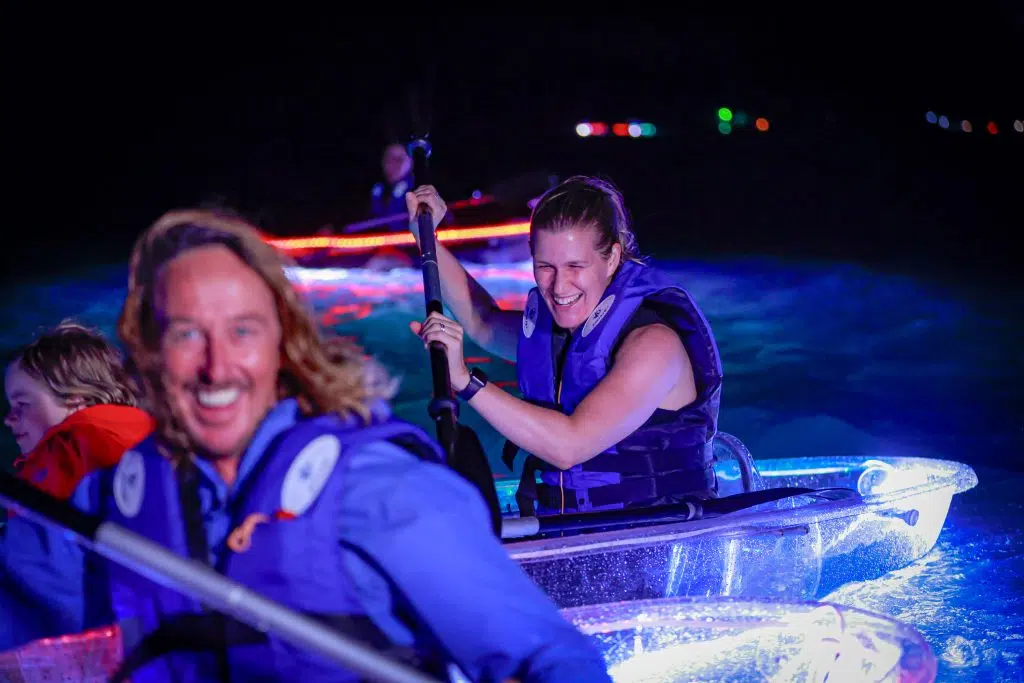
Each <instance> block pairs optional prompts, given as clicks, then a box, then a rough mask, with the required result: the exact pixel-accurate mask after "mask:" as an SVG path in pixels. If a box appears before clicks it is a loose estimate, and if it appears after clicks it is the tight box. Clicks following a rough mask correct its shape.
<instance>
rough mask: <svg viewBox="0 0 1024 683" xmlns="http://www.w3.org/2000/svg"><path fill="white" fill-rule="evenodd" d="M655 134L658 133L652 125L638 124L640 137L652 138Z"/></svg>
mask: <svg viewBox="0 0 1024 683" xmlns="http://www.w3.org/2000/svg"><path fill="white" fill-rule="evenodd" d="M657 132H658V129H657V128H655V127H654V124H653V123H641V124H640V135H642V136H643V137H645V138H649V137H652V136H653V135H654V134H655V133H657Z"/></svg>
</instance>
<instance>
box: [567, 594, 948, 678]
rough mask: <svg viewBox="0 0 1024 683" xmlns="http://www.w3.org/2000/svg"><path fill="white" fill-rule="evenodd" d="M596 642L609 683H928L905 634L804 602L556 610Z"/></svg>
mask: <svg viewBox="0 0 1024 683" xmlns="http://www.w3.org/2000/svg"><path fill="white" fill-rule="evenodd" d="M562 613H563V615H564V616H565V617H566V618H567V619H568V620H569V621H571V622H573V623H574V624H575V625H576V627H577V628H578V629H580V630H581V631H582V632H584V633H586V634H588V635H589V636H590V637H591V638H593V639H594V641H595V642H596V643H597V645H598V647H599V648H600V650H601V652H602V654H603V655H604V658H605V661H606V662H607V663H608V672H609V674H611V676H612V678H613V679H614V680H616V681H638V682H639V681H652V682H653V681H658V682H659V683H670V682H672V681H681V682H682V681H686V682H689V681H780V682H781V681H786V682H787V683H789V682H791V681H798V682H806V683H812V682H824V681H828V683H841V682H843V681H891V682H892V683H897V682H898V683H927V682H930V681H934V680H935V675H936V668H937V663H936V661H935V656H934V654H933V653H932V651H931V648H930V647H929V646H928V643H927V642H926V641H925V639H924V638H923V637H922V636H921V634H920V633H918V632H917V631H916V630H914V629H913V628H911V627H909V626H906V625H904V624H901V623H900V622H897V621H894V620H892V619H889V618H886V617H882V616H879V615H876V614H871V613H869V612H864V611H861V610H857V609H853V608H850V607H843V606H840V605H833V604H830V603H813V602H771V601H755V600H736V599H731V598H717V599H715V598H712V599H699V600H692V599H689V598H667V599H661V600H644V601H637V602H630V603H612V604H603V605H590V606H586V607H576V608H571V609H566V610H563V611H562Z"/></svg>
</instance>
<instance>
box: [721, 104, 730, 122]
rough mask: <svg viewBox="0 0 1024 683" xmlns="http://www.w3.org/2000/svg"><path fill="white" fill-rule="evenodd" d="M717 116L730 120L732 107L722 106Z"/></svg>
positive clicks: (723, 119)
mask: <svg viewBox="0 0 1024 683" xmlns="http://www.w3.org/2000/svg"><path fill="white" fill-rule="evenodd" d="M718 118H719V119H721V120H722V121H732V109H729V107H722V108H721V109H719V110H718Z"/></svg>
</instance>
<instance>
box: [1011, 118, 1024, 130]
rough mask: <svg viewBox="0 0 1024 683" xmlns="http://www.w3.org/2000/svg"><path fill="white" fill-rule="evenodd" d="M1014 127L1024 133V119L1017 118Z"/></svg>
mask: <svg viewBox="0 0 1024 683" xmlns="http://www.w3.org/2000/svg"><path fill="white" fill-rule="evenodd" d="M1013 129H1014V130H1015V131H1017V132H1018V133H1024V121H1021V120H1020V119H1017V120H1016V121H1014V122H1013Z"/></svg>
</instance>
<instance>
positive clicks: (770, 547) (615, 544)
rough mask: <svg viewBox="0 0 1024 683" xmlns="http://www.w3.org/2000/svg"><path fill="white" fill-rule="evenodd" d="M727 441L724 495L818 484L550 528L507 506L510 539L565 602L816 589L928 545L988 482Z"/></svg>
mask: <svg viewBox="0 0 1024 683" xmlns="http://www.w3.org/2000/svg"><path fill="white" fill-rule="evenodd" d="M715 453H716V459H717V463H716V470H717V472H718V474H719V480H720V491H719V494H720V496H733V495H735V494H744V495H748V494H750V493H751V492H752V491H763V490H766V489H780V488H784V487H804V488H807V489H814V490H815V491H814V492H813V493H807V494H800V495H792V496H789V497H785V498H782V499H780V500H776V501H772V502H767V503H762V504H758V505H754V506H752V507H749V508H746V509H742V510H739V511H734V512H729V513H728V514H722V515H719V516H705V517H704V518H700V519H689V520H687V521H684V520H685V516H678V515H676V516H673V515H662V516H661V517H659V516H658V513H657V512H656V511H652V512H651V513H650V514H651V519H649V520H639V521H635V522H634V523H630V524H622V523H621V520H620V522H618V523H617V524H618V525H617V526H615V525H611V526H608V527H604V528H602V527H596V528H595V525H594V524H593V523H591V524H589V525H587V528H585V529H584V528H581V529H572V528H559V529H557V530H554V531H545V530H544V528H543V526H542V525H543V524H545V523H547V522H546V521H545V519H544V518H540V519H539V520H538V519H536V518H518V517H506V518H505V519H504V530H503V534H502V535H503V537H504V539H503V540H504V543H505V548H506V550H507V551H508V553H509V554H510V555H511V556H512V558H513V559H515V560H516V561H517V562H518V563H519V564H520V565H521V566H522V567H523V568H524V569H525V570H526V572H527V573H528V574H529V575H530V577H531V578H532V579H533V580H534V581H535V582H536V583H537V584H539V585H540V586H541V587H542V588H543V589H544V590H545V591H546V592H547V593H548V594H549V595H550V596H551V597H552V598H553V599H554V600H555V601H556V603H557V604H558V605H559V606H560V607H576V606H580V605H591V604H597V603H607V602H618V601H626V600H644V599H652V598H666V597H677V596H728V597H742V598H776V599H785V600H808V599H813V598H815V597H820V596H823V595H825V594H827V593H829V592H831V591H832V590H834V589H835V588H837V587H838V586H840V585H842V584H844V583H847V582H850V581H866V580H871V579H875V578H878V577H879V576H882V575H883V574H885V573H887V572H889V571H893V570H895V569H899V568H902V567H905V566H907V565H908V564H910V563H911V562H913V561H914V560H917V559H918V558H920V557H922V556H923V555H925V554H926V553H927V552H928V551H929V550H931V549H932V547H934V545H935V542H936V540H937V539H938V535H939V532H940V531H941V530H942V526H943V524H944V523H945V520H946V515H947V513H948V511H949V505H950V502H951V500H952V497H953V495H955V494H957V493H961V492H963V491H966V490H968V489H971V488H973V487H974V486H975V485H977V482H978V479H977V476H976V474H975V473H974V470H973V469H971V468H970V467H969V466H967V465H964V464H961V463H958V462H953V461H948V460H937V459H928V458H912V457H884V456H881V457H856V456H841V457H811V458H787V459H773V460H762V461H758V462H756V463H755V462H754V461H753V459H752V458H751V457H750V453H749V452H748V451H747V449H746V448H745V447H744V446H743V444H742V443H740V441H739V440H738V439H736V438H735V437H733V436H730V435H728V434H720V435H719V436H718V438H717V439H716V442H715ZM498 487H499V498H500V500H501V504H502V508H503V509H505V508H506V507H508V506H514V504H515V503H514V493H515V483H514V482H511V481H510V482H499V484H498ZM593 514H594V515H599V514H600V513H593ZM575 517H577V518H579V517H583V515H576V516H575Z"/></svg>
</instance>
